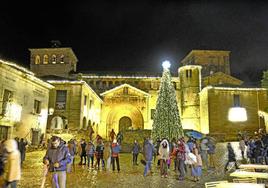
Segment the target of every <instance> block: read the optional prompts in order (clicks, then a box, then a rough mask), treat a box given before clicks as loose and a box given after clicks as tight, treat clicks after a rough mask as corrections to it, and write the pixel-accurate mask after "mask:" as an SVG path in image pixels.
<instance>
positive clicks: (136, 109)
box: [31, 48, 268, 138]
mask: <svg viewBox="0 0 268 188" xmlns="http://www.w3.org/2000/svg"><path fill="white" fill-rule="evenodd" d="M49 49H50V48H47V49H31V52H34V53H32V54H31V67H33V66H34V67H35V68H34V69H35V70H36V71H38V70H39V69H42V71H43V72H42V76H43V77H49V76H54V77H55V78H56V77H57V76H60V77H64V75H68V76H65V78H66V79H69V80H71V79H73V80H83V81H85V82H86V83H87V86H86V87H88V88H90V89H89V90H90V92H89V93H88V94H86V95H87V96H89V97H90V96H95V97H96V99H95V101H98V102H99V104H100V105H96V106H95V107H94V108H95V109H96V110H95V112H94V114H95V119H94V120H93V117H92V116H90V115H88V113H84V110H83V101H85V99H84V97H85V95H84V94H83V92H82V90H79V89H75V88H77V87H76V86H75V84H74V83H72V82H71V81H69V82H65V83H64V84H63V83H60V81H59V82H58V83H56V82H54V83H53V82H50V83H51V84H52V85H54V86H55V90H53V92H52V93H51V94H50V104H49V107H55V108H56V101H55V100H56V99H57V96H56V95H55V93H56V92H60V90H68V91H67V95H66V98H67V102H66V105H68V99H76V100H72V101H71V100H70V101H69V103H70V104H69V106H70V107H72V106H74V108H70V109H66V110H64V109H61V111H60V110H59V111H55V112H56V114H54V115H53V116H52V117H50V118H52V119H53V117H55V116H57V114H58V115H59V114H61V115H60V116H61V117H63V118H64V119H66V120H67V122H68V127H69V128H70V129H71V128H74V129H82V128H85V126H88V125H90V124H92V123H93V122H94V123H95V124H98V127H97V126H95V132H96V131H97V132H98V133H99V134H100V135H101V136H103V137H107V136H108V135H109V132H110V130H111V129H114V130H115V131H116V132H118V131H119V130H122V131H124V130H140V129H142V130H151V129H152V123H153V113H154V110H155V106H156V101H157V97H158V90H159V86H160V79H161V75H154V76H152V75H146V74H143V75H142V74H138V73H135V74H128V75H126V73H121V74H116V73H110V74H108V73H101V74H100V73H84V74H82V73H72V72H73V71H75V70H74V69H73V70H71V71H70V69H69V68H68V67H67V68H66V67H65V66H62V67H61V74H57V73H56V72H53V71H49V70H50V67H53V66H55V67H57V68H59V67H60V66H61V65H64V64H63V63H60V62H56V63H53V62H50V63H49V62H48V63H43V64H42V63H40V62H42V60H40V61H39V60H38V59H39V58H38V56H43V54H44V53H45V54H46V55H47V56H48V57H52V56H53V53H54V51H53V50H55V48H53V49H52V51H51V52H50V51H49ZM60 49H61V50H62V51H61V50H60ZM60 49H59V50H60V51H61V53H62V54H64V49H65V48H60ZM67 51H68V52H70V50H67ZM67 51H66V53H67ZM37 52H38V53H40V54H41V55H40V54H38V53H37ZM72 53H73V52H72ZM229 54H230V52H229V51H215V50H214V51H212V50H193V51H191V52H190V53H189V54H188V55H187V56H186V57H185V58H184V59H183V60H182V62H181V64H183V66H182V67H180V68H179V70H178V75H177V76H173V77H172V83H173V85H174V88H175V90H176V94H177V100H178V108H179V111H180V116H181V120H182V125H183V127H184V128H185V129H194V130H198V131H201V132H203V133H210V134H214V135H219V136H221V137H225V138H227V137H234V136H235V135H237V132H238V131H241V130H247V131H251V132H252V131H255V130H257V129H258V128H259V127H261V128H262V127H264V120H263V119H262V118H260V117H259V116H258V113H257V112H258V110H264V109H266V108H267V106H268V102H267V99H268V98H267V90H266V89H258V88H255V89H249V88H241V85H242V84H243V82H242V81H241V80H239V79H237V78H234V77H232V76H231V75H230V62H229ZM36 57H37V58H36ZM71 57H75V55H74V54H73V55H71ZM36 59H37V60H36ZM46 66H50V67H48V68H44V67H46ZM65 68H66V69H65ZM64 71H65V72H64ZM70 73H71V74H70ZM80 84H82V82H81V83H80ZM83 84H84V85H85V83H83ZM64 88H65V89H64ZM67 88H68V89H67ZM97 96H98V97H97ZM58 100H60V99H58ZM240 100H241V101H240ZM257 100H258V102H257ZM237 101H239V103H237ZM59 102H61V101H59ZM234 103H237V104H239V105H241V106H242V107H243V106H245V107H246V108H248V109H247V114H248V121H246V122H243V123H237V122H236V123H234V122H230V121H228V115H227V112H228V111H229V108H230V107H233V104H234ZM86 111H88V109H87V110H86ZM73 116H76V118H74V117H73ZM52 119H50V121H49V124H50V125H49V126H48V127H51V123H52V122H51V121H52ZM74 119H77V120H76V121H74ZM83 119H85V120H83ZM89 122H90V123H89ZM52 124H53V123H52ZM63 124H64V123H63Z"/></svg>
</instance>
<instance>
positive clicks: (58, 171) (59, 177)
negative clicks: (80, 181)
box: [43, 136, 71, 188]
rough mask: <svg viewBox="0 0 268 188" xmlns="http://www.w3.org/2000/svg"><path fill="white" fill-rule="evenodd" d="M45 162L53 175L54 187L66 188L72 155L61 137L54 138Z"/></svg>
mask: <svg viewBox="0 0 268 188" xmlns="http://www.w3.org/2000/svg"><path fill="white" fill-rule="evenodd" d="M43 162H44V164H45V165H46V166H48V171H49V172H50V173H51V177H52V187H53V188H65V187H66V170H67V164H68V163H70V162H71V155H70V153H69V150H68V147H67V146H66V145H65V144H64V141H63V140H62V139H61V138H60V137H57V136H52V138H51V146H50V147H49V148H48V149H47V152H46V155H45V156H44V159H43Z"/></svg>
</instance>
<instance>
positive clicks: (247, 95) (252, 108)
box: [200, 86, 268, 140]
mask: <svg viewBox="0 0 268 188" xmlns="http://www.w3.org/2000/svg"><path fill="white" fill-rule="evenodd" d="M267 97H268V96H267V90H266V89H262V88H228V87H211V86H208V87H206V88H204V89H203V90H202V91H201V92H200V117H201V126H202V127H203V126H204V127H206V128H207V127H209V130H206V131H207V132H209V133H210V134H214V135H216V136H219V137H223V138H225V139H229V140H230V139H231V140H232V139H236V137H237V133H238V132H239V131H247V132H248V133H250V134H253V133H254V132H255V131H257V130H258V129H259V128H263V129H265V122H264V118H261V117H259V115H258V112H259V111H262V110H264V109H265V108H266V107H267V106H268V98H267ZM235 98H236V99H235ZM236 100H237V101H236ZM237 102H238V103H239V107H243V108H245V109H246V112H247V121H245V122H231V121H229V120H228V111H229V109H230V108H231V107H233V106H236V105H237V104H235V103H237ZM204 131H205V130H204Z"/></svg>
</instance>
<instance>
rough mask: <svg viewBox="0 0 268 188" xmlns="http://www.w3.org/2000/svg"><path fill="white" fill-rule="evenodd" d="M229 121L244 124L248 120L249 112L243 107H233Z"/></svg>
mask: <svg viewBox="0 0 268 188" xmlns="http://www.w3.org/2000/svg"><path fill="white" fill-rule="evenodd" d="M228 120H229V121H232V122H244V121H247V120H248V116H247V111H246V109H245V108H242V107H232V108H230V109H229V111H228Z"/></svg>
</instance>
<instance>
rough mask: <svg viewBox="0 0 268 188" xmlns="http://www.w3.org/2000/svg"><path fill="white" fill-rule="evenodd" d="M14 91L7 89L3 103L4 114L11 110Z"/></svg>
mask: <svg viewBox="0 0 268 188" xmlns="http://www.w3.org/2000/svg"><path fill="white" fill-rule="evenodd" d="M12 97H13V93H12V91H10V90H7V89H5V90H4V95H3V100H2V101H3V103H2V113H1V114H2V115H6V114H7V113H8V111H9V107H10V102H11V101H12Z"/></svg>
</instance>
